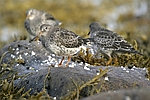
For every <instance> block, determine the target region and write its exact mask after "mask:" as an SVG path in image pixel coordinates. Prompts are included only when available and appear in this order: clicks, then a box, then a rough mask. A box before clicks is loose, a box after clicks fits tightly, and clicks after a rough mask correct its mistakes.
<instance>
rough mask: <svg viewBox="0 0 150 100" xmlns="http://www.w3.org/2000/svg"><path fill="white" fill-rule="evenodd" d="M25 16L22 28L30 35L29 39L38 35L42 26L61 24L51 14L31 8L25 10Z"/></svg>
mask: <svg viewBox="0 0 150 100" xmlns="http://www.w3.org/2000/svg"><path fill="white" fill-rule="evenodd" d="M26 16H27V17H26V20H25V22H24V26H25V28H26V30H27V31H28V32H29V34H30V35H31V36H30V37H33V36H37V35H38V33H39V31H40V26H41V25H42V24H49V25H53V26H59V25H61V22H60V21H58V20H56V19H55V18H54V17H53V16H52V15H51V14H49V13H47V12H43V11H39V10H36V9H33V8H31V9H29V10H27V12H26Z"/></svg>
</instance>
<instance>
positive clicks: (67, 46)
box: [39, 24, 90, 66]
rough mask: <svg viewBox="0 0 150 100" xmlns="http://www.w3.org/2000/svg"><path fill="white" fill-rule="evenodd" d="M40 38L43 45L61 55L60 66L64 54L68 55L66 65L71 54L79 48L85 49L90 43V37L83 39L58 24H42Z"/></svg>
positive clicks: (75, 52)
mask: <svg viewBox="0 0 150 100" xmlns="http://www.w3.org/2000/svg"><path fill="white" fill-rule="evenodd" d="M39 37H40V40H41V42H42V44H43V46H44V47H45V48H46V49H47V50H48V51H52V52H54V53H55V54H56V55H58V56H62V59H61V61H60V63H59V64H58V65H59V66H62V61H63V60H64V57H65V56H68V62H67V63H66V66H68V64H69V62H70V60H71V56H73V55H75V54H77V53H78V52H79V51H80V50H81V48H82V49H85V48H86V46H87V45H89V43H90V39H89V38H87V39H84V38H82V37H80V36H79V35H77V34H75V33H74V32H72V31H69V30H67V29H64V28H60V27H58V26H52V25H48V24H44V25H42V26H41V27H40V33H39Z"/></svg>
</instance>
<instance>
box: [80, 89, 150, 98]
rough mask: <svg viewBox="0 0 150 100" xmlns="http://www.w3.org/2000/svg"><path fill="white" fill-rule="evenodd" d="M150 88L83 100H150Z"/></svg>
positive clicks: (122, 91) (103, 94)
mask: <svg viewBox="0 0 150 100" xmlns="http://www.w3.org/2000/svg"><path fill="white" fill-rule="evenodd" d="M149 90H150V87H146V88H140V89H133V90H119V91H115V92H106V93H100V94H96V95H93V96H90V97H87V98H84V99H82V100H150V95H149V94H150V91H149Z"/></svg>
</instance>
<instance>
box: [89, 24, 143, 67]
mask: <svg viewBox="0 0 150 100" xmlns="http://www.w3.org/2000/svg"><path fill="white" fill-rule="evenodd" d="M89 28H90V31H89V33H88V35H90V38H94V44H93V49H94V50H95V52H100V53H103V54H105V55H107V56H109V60H108V62H107V65H108V64H110V63H111V62H112V57H111V55H112V53H113V52H115V53H135V54H139V55H142V54H141V53H140V52H138V51H136V50H135V49H134V48H133V46H132V45H131V44H129V43H128V42H127V41H126V40H125V39H124V38H123V37H121V36H120V35H119V34H117V33H115V32H113V31H111V30H108V29H106V28H102V27H101V26H100V24H99V23H97V22H92V23H91V24H90V25H89Z"/></svg>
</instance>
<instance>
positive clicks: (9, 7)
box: [0, 0, 150, 56]
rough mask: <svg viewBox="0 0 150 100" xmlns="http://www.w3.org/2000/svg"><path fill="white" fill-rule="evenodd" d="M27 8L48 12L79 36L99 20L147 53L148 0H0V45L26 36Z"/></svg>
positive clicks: (149, 33) (149, 29)
mask: <svg viewBox="0 0 150 100" xmlns="http://www.w3.org/2000/svg"><path fill="white" fill-rule="evenodd" d="M30 8H35V9H37V10H41V11H45V12H48V13H50V14H52V15H53V16H54V17H55V18H56V19H58V20H59V21H61V22H62V25H61V27H63V28H66V29H68V30H72V31H74V32H76V33H77V34H78V35H80V36H82V37H88V35H87V34H88V32H89V24H90V23H91V22H93V21H96V22H99V23H100V24H101V26H103V27H105V28H108V29H110V30H113V31H115V32H117V33H118V34H120V35H121V36H123V37H124V38H125V39H126V40H127V41H128V42H129V43H131V44H132V45H135V44H136V42H137V44H138V50H139V51H141V52H143V53H144V54H145V55H148V56H150V0H1V3H0V48H2V47H3V46H4V45H6V44H8V43H10V42H13V41H15V40H16V39H17V38H19V37H20V36H28V32H27V31H26V29H25V28H24V20H25V18H26V15H25V14H26V11H27V10H28V9H30ZM135 40H136V42H135Z"/></svg>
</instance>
